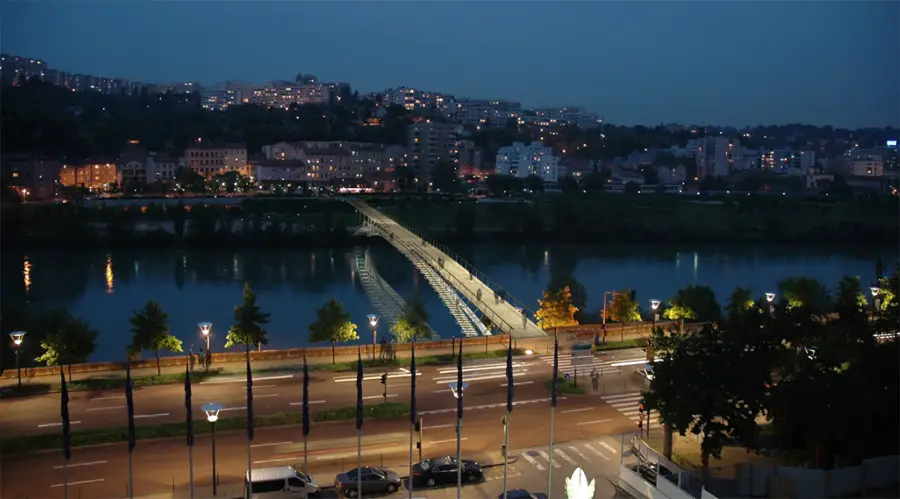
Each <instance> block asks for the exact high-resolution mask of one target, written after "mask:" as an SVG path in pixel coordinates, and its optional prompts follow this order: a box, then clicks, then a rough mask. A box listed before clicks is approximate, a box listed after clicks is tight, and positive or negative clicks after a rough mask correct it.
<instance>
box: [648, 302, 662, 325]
mask: <svg viewBox="0 0 900 499" xmlns="http://www.w3.org/2000/svg"><path fill="white" fill-rule="evenodd" d="M659 303H660V301H659V300H650V308H652V309H653V322H654V323H655V322H656V321H658V320H659V313H657V310H658V309H659Z"/></svg>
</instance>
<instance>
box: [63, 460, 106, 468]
mask: <svg viewBox="0 0 900 499" xmlns="http://www.w3.org/2000/svg"><path fill="white" fill-rule="evenodd" d="M105 463H106V461H91V462H89V463H75V464H70V465H68V467H69V468H74V467H76V466H93V465H95V464H105ZM53 469H55V470H61V469H62V465H59V466H54V467H53Z"/></svg>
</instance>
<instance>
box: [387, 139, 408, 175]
mask: <svg viewBox="0 0 900 499" xmlns="http://www.w3.org/2000/svg"><path fill="white" fill-rule="evenodd" d="M384 160H385V171H388V172H395V171H397V168H399V167H401V166H403V165H404V164H406V148H405V147H403V146H397V145H391V146H387V148H385V150H384Z"/></svg>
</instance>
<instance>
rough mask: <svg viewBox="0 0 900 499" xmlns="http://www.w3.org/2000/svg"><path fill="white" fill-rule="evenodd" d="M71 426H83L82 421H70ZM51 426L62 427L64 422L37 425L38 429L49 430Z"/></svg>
mask: <svg viewBox="0 0 900 499" xmlns="http://www.w3.org/2000/svg"><path fill="white" fill-rule="evenodd" d="M69 424H70V425H73V424H81V421H69ZM51 426H62V422H59V423H44V424H39V425H37V427H38V428H49V427H51ZM60 486H61V485H60Z"/></svg>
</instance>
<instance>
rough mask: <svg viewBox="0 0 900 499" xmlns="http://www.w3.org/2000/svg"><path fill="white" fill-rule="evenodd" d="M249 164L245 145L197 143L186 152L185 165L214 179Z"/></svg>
mask: <svg viewBox="0 0 900 499" xmlns="http://www.w3.org/2000/svg"><path fill="white" fill-rule="evenodd" d="M246 164H247V146H246V145H244V144H214V143H205V142H203V141H197V142H195V143H193V144H191V145H190V146H188V148H187V149H185V151H184V165H185V166H186V167H188V168H190V169H191V170H193V171H195V172H196V173H198V174H200V175H203V176H204V177H207V178H208V177H212V176H213V175H218V174H220V173H225V172H227V171H231V170H238V169H240V168H241V167H243V166H245V165H246Z"/></svg>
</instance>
